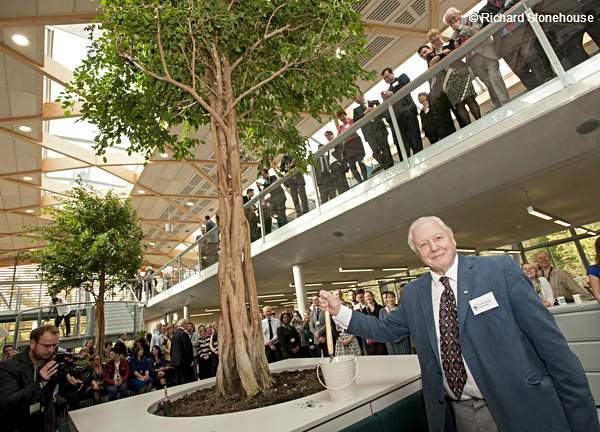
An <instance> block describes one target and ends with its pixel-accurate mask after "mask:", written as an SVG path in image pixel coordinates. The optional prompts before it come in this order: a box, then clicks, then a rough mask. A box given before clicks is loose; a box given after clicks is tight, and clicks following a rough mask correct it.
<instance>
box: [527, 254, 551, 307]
mask: <svg viewBox="0 0 600 432" xmlns="http://www.w3.org/2000/svg"><path fill="white" fill-rule="evenodd" d="M523 272H524V273H525V274H526V275H527V277H528V278H529V280H530V281H531V284H532V285H533V287H534V288H535V292H536V293H537V295H538V297H539V298H540V299H541V300H542V303H544V306H546V307H550V306H552V305H553V304H554V294H553V293H552V286H551V285H550V282H548V279H546V278H545V277H543V276H539V277H538V269H537V267H536V266H534V265H533V264H529V263H525V264H523Z"/></svg>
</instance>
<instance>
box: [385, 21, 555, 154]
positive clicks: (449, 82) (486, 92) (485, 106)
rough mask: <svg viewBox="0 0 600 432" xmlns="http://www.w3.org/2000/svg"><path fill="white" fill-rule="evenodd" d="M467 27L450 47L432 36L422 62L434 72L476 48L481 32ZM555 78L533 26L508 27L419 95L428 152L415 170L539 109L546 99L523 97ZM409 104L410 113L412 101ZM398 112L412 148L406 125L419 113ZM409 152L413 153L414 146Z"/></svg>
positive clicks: (421, 51)
mask: <svg viewBox="0 0 600 432" xmlns="http://www.w3.org/2000/svg"><path fill="white" fill-rule="evenodd" d="M469 22H470V21H468V20H466V18H463V25H462V27H460V30H457V31H454V30H452V29H450V30H449V36H450V40H449V41H448V42H445V41H444V39H443V37H442V35H441V34H440V33H439V32H436V31H434V30H431V31H430V32H429V43H428V45H424V46H422V47H420V48H419V52H418V55H419V56H420V57H421V59H422V61H424V62H426V64H427V65H428V67H429V68H432V67H434V66H436V65H437V63H439V62H440V61H442V60H445V57H446V56H449V55H451V54H452V51H455V50H457V49H459V48H461V47H462V45H463V44H468V46H471V44H472V43H474V42H472V41H469V39H471V38H475V37H477V36H478V33H479V31H478V30H477V29H476V28H475V27H474V26H472V25H470V24H469ZM481 31H487V28H486V27H484V28H483V30H481ZM401 78H402V77H397V78H390V81H391V79H394V80H395V81H393V82H392V85H393V84H394V83H399V82H401ZM553 78H555V74H554V72H553V71H552V68H551V66H550V62H549V60H548V58H547V57H546V55H545V53H544V52H543V50H542V49H541V45H540V43H539V41H538V40H537V39H536V37H535V34H534V32H533V29H532V27H531V25H530V24H529V23H527V22H523V23H520V22H517V23H509V24H506V25H505V26H504V27H502V28H500V29H499V30H498V31H496V32H495V33H493V34H492V35H491V36H490V37H489V38H484V39H483V40H482V41H480V42H478V43H476V44H475V45H474V46H472V47H471V49H470V50H469V52H468V54H467V55H465V56H464V57H462V58H461V59H459V60H457V61H455V62H453V63H450V64H449V65H448V67H446V68H444V69H443V70H442V71H440V72H439V73H438V74H437V75H435V76H434V77H433V78H431V79H430V80H429V83H428V89H427V91H422V92H420V93H419V94H418V106H419V113H418V117H419V122H420V129H421V130H422V132H423V136H424V140H425V150H424V151H423V152H421V153H419V154H418V155H417V156H414V157H413V159H414V162H412V165H414V164H417V163H420V162H422V161H423V160H425V159H427V158H428V157H430V156H433V155H436V154H438V153H439V152H440V151H441V150H443V149H444V148H448V147H450V146H452V145H455V144H457V143H459V142H461V141H462V140H464V139H465V138H468V137H470V136H473V135H475V134H477V133H479V132H481V131H483V130H484V128H486V127H487V126H492V125H493V124H494V123H496V122H498V121H501V120H504V119H506V118H508V117H511V116H513V115H515V114H516V113H518V112H520V111H522V110H523V109H526V108H528V107H530V106H532V105H533V104H535V103H538V102H539V100H540V99H543V98H544V97H545V95H543V94H536V95H535V97H532V98H531V99H528V98H519V96H521V95H523V94H525V93H527V92H528V91H530V90H533V89H535V88H537V87H539V86H540V85H542V84H544V83H546V82H548V81H549V80H551V79H553ZM405 80H406V78H405ZM517 98H518V99H517ZM405 99H406V101H405V105H406V106H407V107H408V106H409V105H410V100H408V98H405ZM403 101H404V99H403ZM395 112H396V114H397V117H398V119H399V126H400V128H401V134H402V138H403V140H404V141H405V142H408V141H407V140H410V139H411V138H410V137H409V132H407V131H406V128H407V124H408V123H407V122H409V120H407V119H408V117H409V116H412V117H414V116H416V114H415V110H413V111H409V110H408V108H406V109H405V111H404V113H401V112H398V109H395ZM407 113H408V114H407ZM402 116H403V117H402ZM412 117H411V119H410V121H413V119H412ZM412 141H415V139H413V140H412ZM433 144H437V145H433ZM439 144H441V145H439ZM406 147H407V149H411V152H412V154H414V153H415V151H414V149H413V148H412V147H411V146H406ZM413 147H414V145H413Z"/></svg>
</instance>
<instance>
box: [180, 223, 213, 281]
mask: <svg viewBox="0 0 600 432" xmlns="http://www.w3.org/2000/svg"><path fill="white" fill-rule="evenodd" d="M217 237H218V234H217ZM181 272H182V273H181V274H182V280H185V279H187V278H189V277H192V276H194V275H196V274H198V248H197V247H193V248H191V249H190V250H189V251H187V252H186V253H184V254H182V255H181Z"/></svg>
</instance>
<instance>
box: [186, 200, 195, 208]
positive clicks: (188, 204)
mask: <svg viewBox="0 0 600 432" xmlns="http://www.w3.org/2000/svg"><path fill="white" fill-rule="evenodd" d="M185 205H186V206H188V207H193V206H194V203H193V202H192V201H188V202H186V203H185Z"/></svg>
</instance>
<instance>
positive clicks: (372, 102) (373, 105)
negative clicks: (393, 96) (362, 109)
mask: <svg viewBox="0 0 600 432" xmlns="http://www.w3.org/2000/svg"><path fill="white" fill-rule="evenodd" d="M367 105H368V106H370V107H376V106H377V105H379V101H376V100H372V101H369V102H368V104H367Z"/></svg>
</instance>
